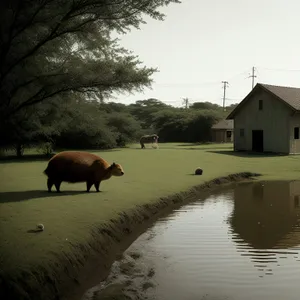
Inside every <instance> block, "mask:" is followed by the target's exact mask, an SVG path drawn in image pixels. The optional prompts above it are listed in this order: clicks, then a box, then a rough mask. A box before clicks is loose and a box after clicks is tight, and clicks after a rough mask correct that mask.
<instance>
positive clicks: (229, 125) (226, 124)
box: [211, 120, 233, 130]
mask: <svg viewBox="0 0 300 300" xmlns="http://www.w3.org/2000/svg"><path fill="white" fill-rule="evenodd" d="M211 128H212V129H226V130H233V120H221V121H220V122H218V123H216V124H214V125H213V126H212V127H211Z"/></svg>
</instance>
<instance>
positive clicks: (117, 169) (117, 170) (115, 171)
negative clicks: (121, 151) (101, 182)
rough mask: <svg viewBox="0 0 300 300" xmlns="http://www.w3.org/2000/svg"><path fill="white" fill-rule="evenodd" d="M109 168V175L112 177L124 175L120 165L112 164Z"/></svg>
mask: <svg viewBox="0 0 300 300" xmlns="http://www.w3.org/2000/svg"><path fill="white" fill-rule="evenodd" d="M110 168H111V174H112V175H113V176H123V175H124V170H123V168H122V166H121V165H119V164H116V163H112V165H111V166H110Z"/></svg>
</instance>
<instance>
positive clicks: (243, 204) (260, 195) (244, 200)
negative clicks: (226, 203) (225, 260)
mask: <svg viewBox="0 0 300 300" xmlns="http://www.w3.org/2000/svg"><path fill="white" fill-rule="evenodd" d="M299 199H300V184H299V182H298V181H292V182H263V183H254V184H253V183H246V184H240V185H238V186H237V187H236V188H235V189H234V197H233V201H234V208H233V211H232V213H231V215H230V217H229V223H230V225H231V228H230V231H231V234H232V239H233V240H234V242H235V243H236V244H237V248H238V252H240V253H241V255H242V256H249V257H250V258H251V260H252V262H254V265H255V266H256V267H257V268H258V269H259V270H261V271H264V272H265V274H266V275H271V274H273V272H272V269H270V268H268V266H269V265H270V264H276V265H280V263H279V259H281V258H287V255H292V256H294V258H296V259H297V260H299V258H298V250H299V245H300V229H299V224H300V217H299V216H300V202H299ZM294 250H295V251H294ZM269 267H270V266H269Z"/></svg>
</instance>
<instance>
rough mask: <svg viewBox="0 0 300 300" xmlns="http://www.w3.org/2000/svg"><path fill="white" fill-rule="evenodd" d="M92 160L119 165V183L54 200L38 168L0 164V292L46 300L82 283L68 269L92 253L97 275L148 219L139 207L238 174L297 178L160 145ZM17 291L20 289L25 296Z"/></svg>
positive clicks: (282, 168) (278, 162)
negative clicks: (196, 173)
mask: <svg viewBox="0 0 300 300" xmlns="http://www.w3.org/2000/svg"><path fill="white" fill-rule="evenodd" d="M98 154H99V155H100V156H102V157H103V158H105V159H107V160H108V161H109V162H113V161H115V162H118V163H120V164H122V166H123V168H124V171H125V176H123V177H122V178H112V179H111V180H109V181H107V182H103V183H102V186H101V188H100V189H101V190H102V191H103V192H102V193H95V192H94V190H92V192H91V193H90V194H86V193H84V192H83V191H84V190H85V184H84V183H82V184H75V185H70V184H66V183H63V184H62V186H61V190H62V192H63V193H62V194H56V193H52V194H48V193H47V192H46V177H45V176H44V175H43V174H42V172H43V170H44V169H45V167H46V164H47V161H45V160H44V161H43V160H34V161H31V160H30V159H26V160H24V162H20V161H19V162H15V161H14V160H7V161H3V162H0V179H1V180H0V182H1V183H0V206H1V207H0V236H1V246H0V247H1V248H0V255H1V256H0V263H1V268H0V270H1V271H0V272H1V273H0V276H1V277H0V278H1V280H2V282H0V285H1V284H2V285H5V286H6V287H7V286H10V288H11V289H13V290H15V291H17V293H18V295H22V293H24V294H23V295H24V299H26V296H28V294H27V292H29V293H30V298H28V299H47V298H46V295H53V298H54V296H55V295H56V294H59V293H60V292H61V291H63V290H64V287H65V286H68V285H69V284H70V281H69V278H73V281H74V282H77V281H78V280H79V281H80V282H81V281H84V280H85V278H84V277H85V275H83V274H85V273H84V272H81V275H80V277H78V274H77V270H78V269H76V267H81V266H83V265H85V268H88V267H89V266H88V264H86V260H87V258H88V257H90V258H91V250H92V249H94V250H95V251H96V252H95V254H96V253H100V254H101V255H102V257H105V258H106V261H101V260H100V261H99V266H98V267H103V268H105V267H106V266H108V265H109V263H110V259H109V256H110V253H113V252H114V251H113V250H114V249H113V247H116V244H117V243H119V242H121V240H122V235H128V234H129V233H130V231H131V228H130V224H131V225H132V224H133V223H134V222H135V221H136V222H137V223H138V222H141V221H143V220H144V219H151V215H154V214H155V205H154V206H151V207H150V206H148V208H149V212H148V213H147V206H145V205H147V204H150V205H151V204H155V203H158V202H157V201H158V199H160V198H162V197H166V196H169V195H172V194H175V193H178V192H181V191H185V190H188V189H189V188H191V187H193V186H196V185H200V184H203V183H204V182H206V181H209V180H212V179H214V178H218V177H220V176H227V175H229V174H233V173H240V172H244V171H248V172H256V173H261V174H263V179H269V180H272V179H299V177H300V172H299V171H300V164H299V162H300V156H275V155H267V156H258V155H251V156H249V155H247V154H235V153H233V152H232V149H231V146H230V145H206V146H193V145H188V144H184V145H179V144H164V145H160V149H157V150H156V149H145V150H141V149H139V147H138V146H137V145H132V146H131V147H130V148H128V149H122V150H118V149H117V150H112V151H103V152H98ZM196 167H201V168H203V170H204V174H203V175H202V176H192V174H193V172H194V170H195V168H196ZM186 196H188V195H186ZM174 199H175V198H174ZM167 202H168V200H166V199H165V200H164V201H163V202H161V205H160V206H159V205H158V206H157V207H156V210H159V209H161V208H162V207H167V206H168V203H167ZM174 202H176V201H174ZM137 206H143V209H144V214H138V213H137V212H136V214H135V215H130V214H129V212H130V211H131V209H134V208H136V207H137ZM124 212H127V214H124ZM140 213H142V211H141V210H140ZM116 220H118V221H116ZM133 221H134V222H133ZM37 223H43V224H44V226H45V231H44V232H41V233H34V232H33V229H35V225H36V224H37ZM100 228H101V229H100ZM100 241H102V242H100ZM116 242H117V243H116ZM79 245H80V246H79ZM104 245H105V246H104ZM110 247H111V248H110ZM101 255H100V256H101ZM111 259H113V257H111ZM91 261H92V260H91ZM62 266H63V267H64V271H65V273H64V274H63V273H62V272H61V271H62V270H61V267H62ZM90 267H91V266H90ZM94 267H95V270H96V269H97V266H94ZM32 275H34V276H32ZM3 279H5V282H3ZM40 282H48V284H47V285H43V286H42V291H43V293H44V294H43V297H40V294H39V293H40V292H41V290H39V289H38V287H39V286H40ZM22 285H23V286H26V287H27V288H28V290H27V291H26V293H25V292H24V291H23V290H22V289H21V287H22ZM30 287H31V289H30ZM57 287H60V289H61V290H60V291H58V290H57V289H56V288H57ZM0 290H1V292H3V291H4V289H1V287H0ZM49 299H51V297H49Z"/></svg>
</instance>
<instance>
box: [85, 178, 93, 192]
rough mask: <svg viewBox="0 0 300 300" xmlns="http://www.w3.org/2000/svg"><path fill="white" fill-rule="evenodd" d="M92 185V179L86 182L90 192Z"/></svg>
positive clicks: (87, 189)
mask: <svg viewBox="0 0 300 300" xmlns="http://www.w3.org/2000/svg"><path fill="white" fill-rule="evenodd" d="M92 185H93V182H91V181H87V182H86V191H87V192H88V193H89V191H90V189H91V187H92Z"/></svg>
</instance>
